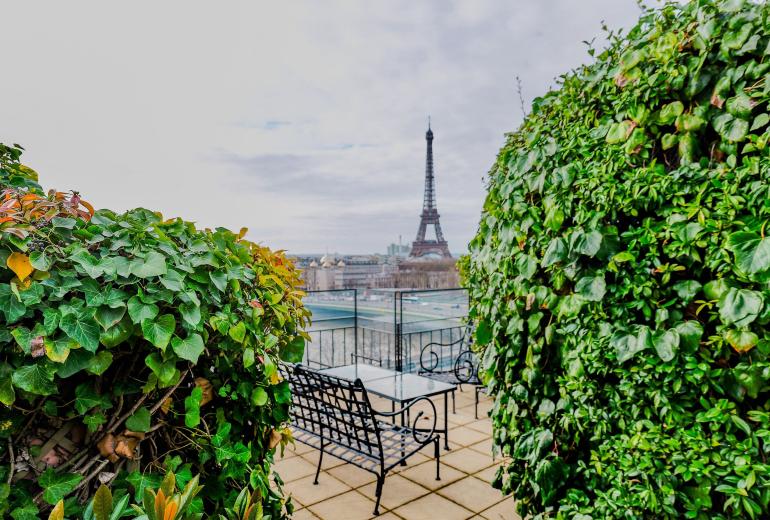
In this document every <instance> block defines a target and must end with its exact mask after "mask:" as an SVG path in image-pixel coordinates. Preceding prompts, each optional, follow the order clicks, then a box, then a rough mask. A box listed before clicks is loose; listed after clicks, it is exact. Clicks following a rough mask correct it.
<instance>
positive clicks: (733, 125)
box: [712, 113, 749, 143]
mask: <svg viewBox="0 0 770 520" xmlns="http://www.w3.org/2000/svg"><path fill="white" fill-rule="evenodd" d="M712 124H713V125H714V130H716V131H717V133H718V134H719V135H720V136H722V139H725V140H727V141H730V142H733V143H738V142H740V141H743V140H744V139H745V138H746V134H748V133H749V123H748V121H744V120H743V119H738V118H736V117H735V116H733V115H732V114H726V113H725V114H721V115H719V116H717V117H715V118H714V121H713V122H712Z"/></svg>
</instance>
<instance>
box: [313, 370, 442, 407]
mask: <svg viewBox="0 0 770 520" xmlns="http://www.w3.org/2000/svg"><path fill="white" fill-rule="evenodd" d="M320 372H321V373H322V374H328V375H332V376H336V377H339V378H341V379H347V380H350V381H354V380H355V379H356V378H359V379H361V381H362V382H363V383H364V388H366V390H367V391H369V392H371V393H373V394H375V395H379V396H381V397H385V398H387V399H390V400H392V401H397V402H405V401H411V400H412V399H416V398H418V397H429V396H432V395H438V394H443V393H446V392H451V391H452V390H454V389H455V388H456V385H454V384H451V383H444V382H441V381H435V380H433V379H430V378H427V377H423V376H418V375H416V374H409V373H403V372H396V371H394V370H389V369H387V368H381V367H375V366H372V365H365V364H356V365H345V366H341V367H334V368H327V369H325V370H321V371H320Z"/></svg>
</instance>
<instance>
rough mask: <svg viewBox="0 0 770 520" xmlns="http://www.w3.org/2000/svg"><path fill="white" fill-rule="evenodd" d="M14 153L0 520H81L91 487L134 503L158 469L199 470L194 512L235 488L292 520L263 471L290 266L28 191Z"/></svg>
mask: <svg viewBox="0 0 770 520" xmlns="http://www.w3.org/2000/svg"><path fill="white" fill-rule="evenodd" d="M20 155H21V149H20V148H18V147H8V146H4V145H0V190H2V192H1V198H0V233H1V236H2V238H1V240H0V402H1V403H2V405H0V482H3V484H0V516H3V517H8V516H9V515H10V516H11V517H13V518H36V517H37V516H38V514H43V513H44V512H46V511H48V510H50V509H51V507H52V506H53V505H54V504H57V503H58V502H59V501H60V500H62V499H63V504H64V506H63V507H64V509H63V510H62V511H63V512H66V514H67V515H68V516H72V517H74V516H75V515H79V514H82V511H81V507H82V506H81V502H79V501H78V500H77V499H76V497H75V495H77V496H78V497H81V498H82V497H84V496H89V495H91V494H92V493H94V492H96V486H97V485H98V481H97V477H98V479H99V480H101V481H105V480H109V481H111V484H110V487H111V488H112V492H115V493H116V494H117V495H118V496H121V497H123V496H129V495H130V496H131V497H133V498H134V499H135V501H141V500H143V497H144V496H145V494H146V493H147V489H149V488H152V487H153V486H155V485H157V483H159V481H160V478H161V476H162V474H163V472H164V471H165V469H164V467H165V468H166V469H170V470H171V471H175V472H176V475H177V479H178V480H179V481H180V485H181V484H183V483H185V482H187V481H189V480H190V478H191V471H192V468H193V467H194V468H195V471H196V473H199V474H200V476H201V480H202V482H204V483H205V485H204V487H203V488H202V490H201V491H200V493H199V494H198V497H197V498H196V499H195V501H194V503H195V504H196V505H195V508H196V509H195V512H196V513H201V514H203V513H205V514H206V515H216V514H218V513H220V512H224V511H225V509H224V505H225V504H230V503H232V502H233V500H235V498H236V497H237V494H238V492H239V490H240V489H242V488H243V487H245V486H246V485H250V486H251V487H252V488H253V489H255V490H256V492H257V493H258V497H259V507H260V511H264V514H265V516H266V517H269V518H273V519H277V518H282V517H284V516H285V515H286V514H287V512H288V513H290V512H291V509H292V506H291V504H290V503H287V502H286V500H285V499H284V497H283V496H282V492H281V484H282V482H281V480H280V478H279V477H278V476H275V475H273V474H272V473H271V471H270V464H271V462H272V459H273V454H274V450H275V447H276V445H277V444H281V445H283V444H285V443H286V442H288V441H289V440H290V436H289V435H288V430H286V429H285V423H286V421H287V420H288V401H289V400H288V399H287V395H286V394H287V392H288V385H287V384H286V382H284V381H281V379H280V377H279V375H278V373H277V369H276V366H277V363H278V362H279V361H280V360H282V359H289V360H294V359H296V358H297V357H298V356H301V354H302V347H303V346H304V338H306V334H305V333H304V332H303V331H302V328H303V327H304V326H305V325H306V323H307V317H308V312H307V311H306V310H305V309H304V308H303V307H302V303H301V297H302V293H301V292H300V291H299V290H298V288H297V287H298V285H299V276H298V271H297V270H296V269H295V267H294V265H293V264H292V263H291V262H289V261H288V260H287V259H286V258H285V256H284V255H283V254H282V253H281V252H277V253H274V252H271V251H270V250H268V249H267V248H265V247H262V246H259V245H257V244H254V243H251V242H248V241H246V240H244V239H243V235H244V234H245V232H246V230H245V229H243V230H241V232H240V233H238V234H236V233H232V232H230V231H228V230H226V229H221V228H218V229H215V230H208V229H206V230H200V229H197V228H196V227H195V226H194V225H193V224H191V223H189V222H184V221H183V220H181V219H164V218H163V217H162V216H161V215H160V214H159V213H155V212H151V211H148V210H145V209H135V210H132V211H128V212H126V213H123V214H119V213H115V212H112V211H109V210H99V211H93V208H91V206H90V204H87V203H86V202H84V201H82V200H81V199H80V196H79V195H78V194H77V193H67V194H65V193H59V192H55V191H52V192H49V193H48V194H44V193H43V191H42V189H41V188H40V186H39V185H37V183H36V179H37V176H36V174H35V173H34V172H33V171H32V170H30V169H29V168H27V167H25V166H23V165H22V164H20V163H19V159H20ZM83 208H85V209H83ZM255 393H257V394H259V396H260V397H259V399H258V402H256V403H255V399H254V394H255ZM57 433H58V434H59V435H60V436H61V437H63V438H64V439H68V440H69V442H68V443H66V445H67V448H66V449H65V448H62V446H63V445H61V444H58V445H57V442H56V441H54V442H53V443H49V442H48V440H49V439H51V438H57V437H56V435H57ZM9 446H12V447H13V450H11V449H9ZM73 446H74V448H73ZM97 468H98V469H99V471H94V470H95V469H97ZM9 472H12V473H13V474H9ZM36 474H37V475H38V477H37V478H35V475H36ZM11 486H12V487H13V492H12V493H11V492H9V491H10V487H11ZM103 495H104V492H102V495H97V497H98V496H101V497H102V498H101V499H100V500H106V497H105V496H103ZM169 496H170V495H169V494H168V493H166V497H169ZM124 505H125V504H124ZM97 509H98V508H97ZM94 514H95V515H96V512H94ZM147 515H148V517H150V518H152V515H151V513H150V512H147ZM97 516H98V515H97ZM179 518H182V517H181V516H179ZM185 518H187V517H185Z"/></svg>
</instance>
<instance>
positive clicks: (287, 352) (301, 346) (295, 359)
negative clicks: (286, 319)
mask: <svg viewBox="0 0 770 520" xmlns="http://www.w3.org/2000/svg"><path fill="white" fill-rule="evenodd" d="M278 356H279V357H280V358H281V361H285V362H287V363H301V362H302V358H303V357H304V356H305V339H304V338H303V337H302V336H296V337H295V338H294V339H292V340H291V341H289V342H288V343H286V344H285V345H284V346H283V347H281V350H280V351H279V352H278Z"/></svg>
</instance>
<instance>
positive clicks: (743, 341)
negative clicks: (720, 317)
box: [725, 329, 759, 354]
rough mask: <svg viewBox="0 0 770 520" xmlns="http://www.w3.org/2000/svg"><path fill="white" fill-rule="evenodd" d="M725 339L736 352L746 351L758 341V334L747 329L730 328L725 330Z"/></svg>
mask: <svg viewBox="0 0 770 520" xmlns="http://www.w3.org/2000/svg"><path fill="white" fill-rule="evenodd" d="M725 339H726V340H727V342H728V343H729V344H730V346H731V347H733V348H734V349H735V351H736V352H739V353H741V354H743V353H745V352H748V351H749V350H751V349H752V348H754V347H755V346H756V344H757V343H758V342H759V336H757V335H756V334H754V333H753V332H751V331H748V330H735V329H731V330H728V331H727V332H725Z"/></svg>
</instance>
